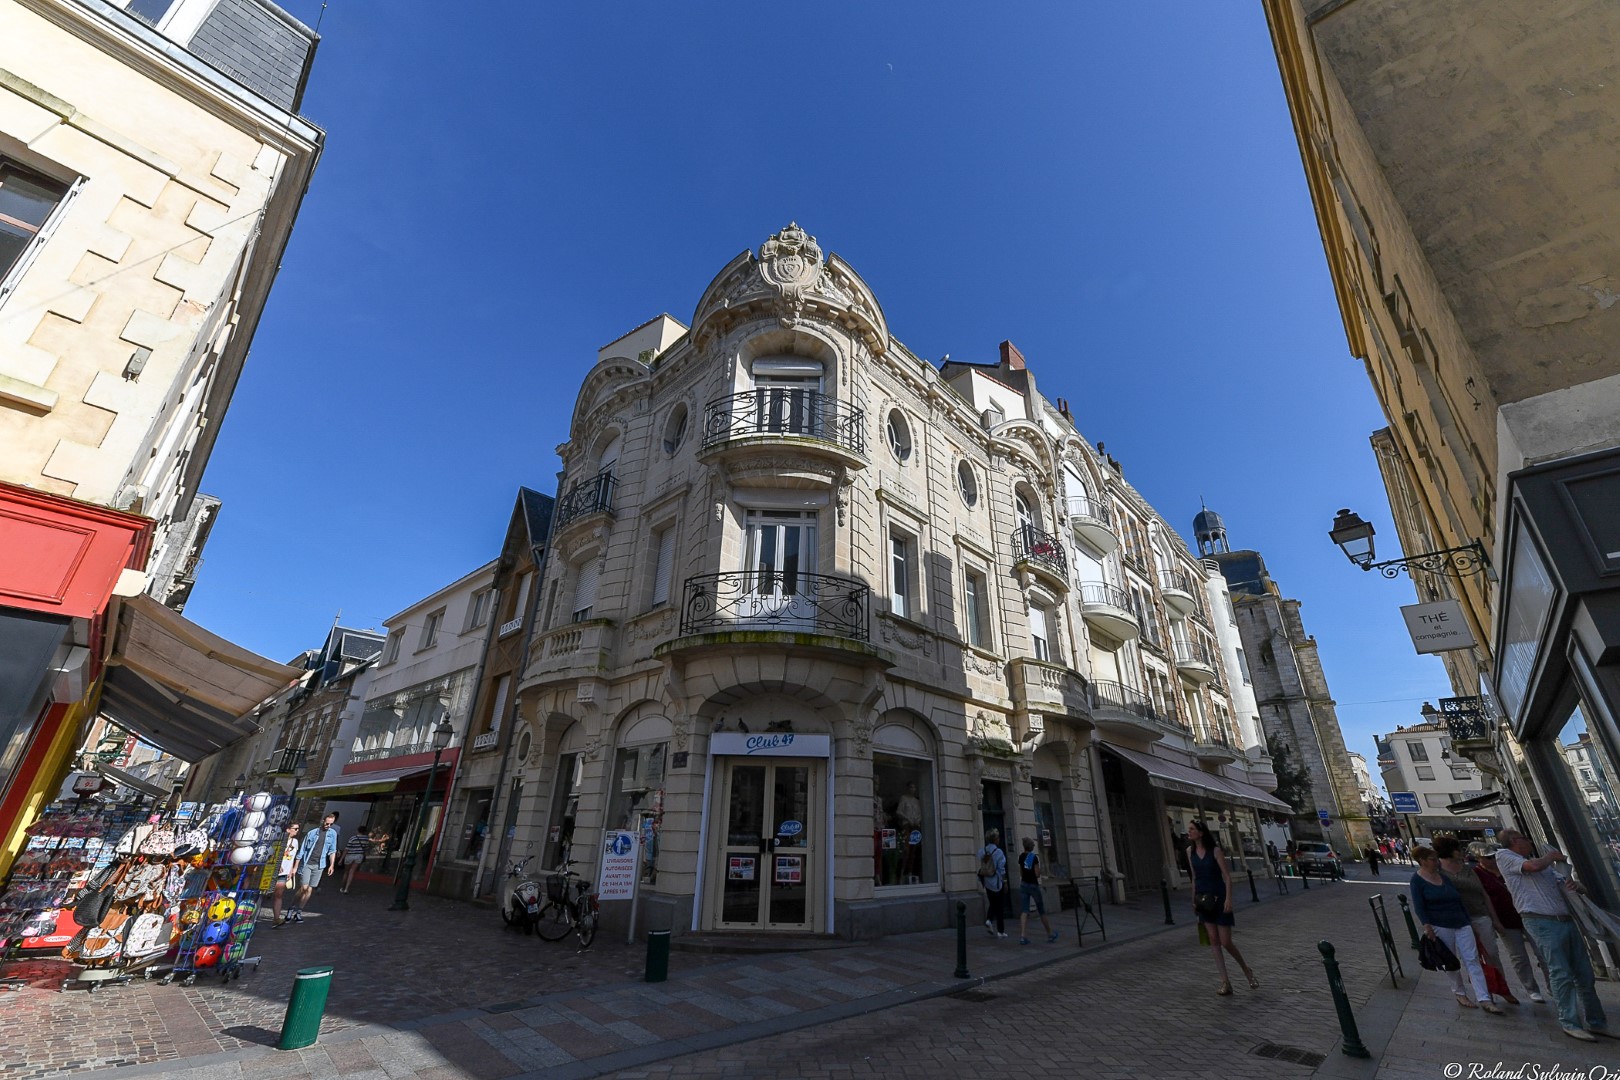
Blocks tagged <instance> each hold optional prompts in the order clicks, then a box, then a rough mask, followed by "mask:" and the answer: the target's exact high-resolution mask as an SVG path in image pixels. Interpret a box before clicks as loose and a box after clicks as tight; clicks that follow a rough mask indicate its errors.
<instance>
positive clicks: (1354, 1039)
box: [1316, 941, 1372, 1058]
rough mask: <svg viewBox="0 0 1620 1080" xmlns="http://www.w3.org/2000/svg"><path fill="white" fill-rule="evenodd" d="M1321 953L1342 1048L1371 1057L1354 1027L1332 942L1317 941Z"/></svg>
mask: <svg viewBox="0 0 1620 1080" xmlns="http://www.w3.org/2000/svg"><path fill="white" fill-rule="evenodd" d="M1316 947H1317V949H1318V950H1320V951H1321V953H1322V966H1323V967H1325V968H1327V979H1328V989H1329V990H1330V991H1332V993H1333V1007H1334V1008H1335V1009H1337V1010H1338V1012H1339V1030H1340V1031H1341V1032H1343V1033H1344V1045H1343V1050H1344V1052H1345V1054H1347V1055H1348V1056H1350V1057H1358V1058H1364V1057H1372V1055H1371V1054H1369V1053H1368V1052H1367V1048H1366V1047H1365V1046H1363V1045H1362V1043H1361V1032H1360V1031H1359V1030H1357V1028H1356V1014H1355V1013H1353V1012H1351V1011H1350V995H1348V994H1346V993H1345V992H1344V978H1343V977H1342V976H1341V975H1340V974H1339V962H1338V961H1337V960H1335V959H1334V958H1333V943H1332V942H1330V941H1318V942H1317V943H1316Z"/></svg>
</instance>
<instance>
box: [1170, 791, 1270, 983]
mask: <svg viewBox="0 0 1620 1080" xmlns="http://www.w3.org/2000/svg"><path fill="white" fill-rule="evenodd" d="M1187 839H1188V840H1189V841H1190V846H1189V847H1188V848H1187V863H1188V865H1189V866H1191V867H1192V879H1193V912H1194V913H1195V914H1196V915H1197V916H1198V921H1199V922H1200V923H1202V924H1203V925H1204V928H1205V930H1206V931H1207V932H1208V933H1209V947H1210V948H1211V949H1213V950H1214V952H1215V970H1216V971H1218V972H1220V973H1221V986H1220V989H1218V990H1216V991H1215V992H1216V993H1217V994H1219V995H1221V996H1222V997H1226V996H1228V995H1230V994H1231V993H1232V981H1231V980H1230V979H1228V978H1227V977H1226V957H1225V956H1224V955H1222V953H1223V951H1224V952H1229V953H1231V954H1232V959H1234V960H1236V961H1237V962H1238V967H1240V968H1242V969H1243V977H1244V978H1246V979H1248V980H1249V989H1250V990H1258V989H1260V980H1259V979H1257V978H1255V974H1254V972H1252V971H1250V970H1249V965H1248V964H1247V963H1245V962H1244V960H1243V954H1242V953H1240V952H1238V948H1237V946H1236V945H1234V944H1232V927H1233V926H1234V925H1235V924H1236V922H1237V920H1236V919H1234V918H1233V917H1232V871H1231V869H1230V868H1229V867H1228V866H1227V865H1226V852H1224V851H1222V850H1221V844H1220V841H1219V840H1217V839H1216V837H1215V834H1214V833H1212V832H1210V831H1209V826H1207V825H1205V824H1204V823H1203V822H1202V821H1195V822H1193V823H1192V824H1191V825H1189V826H1187Z"/></svg>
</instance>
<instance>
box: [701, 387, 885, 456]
mask: <svg viewBox="0 0 1620 1080" xmlns="http://www.w3.org/2000/svg"><path fill="white" fill-rule="evenodd" d="M773 435H775V436H781V437H784V438H803V439H816V440H819V441H821V442H826V443H832V444H833V445H835V446H840V447H842V448H844V449H845V450H848V451H850V452H851V453H854V454H857V455H859V456H861V457H865V456H866V413H865V410H863V409H860V408H857V407H856V406H854V405H846V404H845V403H843V402H841V401H839V400H838V399H837V398H835V397H831V396H829V395H827V394H823V393H821V392H819V391H816V390H802V389H793V388H788V387H780V386H769V387H760V388H759V389H756V390H745V391H743V392H742V393H740V394H733V395H731V396H730V397H723V398H717V399H715V400H714V401H711V402H709V404H708V406H707V407H706V408H705V409H704V417H703V448H704V449H705V450H707V449H709V448H710V447H713V446H718V445H720V444H722V443H726V442H730V441H731V440H733V439H746V438H757V437H760V436H764V437H769V436H773Z"/></svg>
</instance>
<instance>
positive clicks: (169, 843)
mask: <svg viewBox="0 0 1620 1080" xmlns="http://www.w3.org/2000/svg"><path fill="white" fill-rule="evenodd" d="M136 850H137V852H138V853H139V854H141V855H151V856H154V857H156V858H159V859H167V858H170V857H171V856H173V855H174V828H173V827H172V826H169V825H154V826H153V827H152V831H151V832H149V833H147V834H146V839H145V840H142V841H141V846H140V847H139V848H137V849H136Z"/></svg>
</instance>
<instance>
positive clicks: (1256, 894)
mask: <svg viewBox="0 0 1620 1080" xmlns="http://www.w3.org/2000/svg"><path fill="white" fill-rule="evenodd" d="M1244 869H1246V870H1248V872H1249V899H1250V900H1253V901H1254V902H1255V903H1257V904H1258V903H1259V902H1260V890H1259V889H1257V888H1255V887H1254V867H1252V866H1248V867H1245V868H1244Z"/></svg>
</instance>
